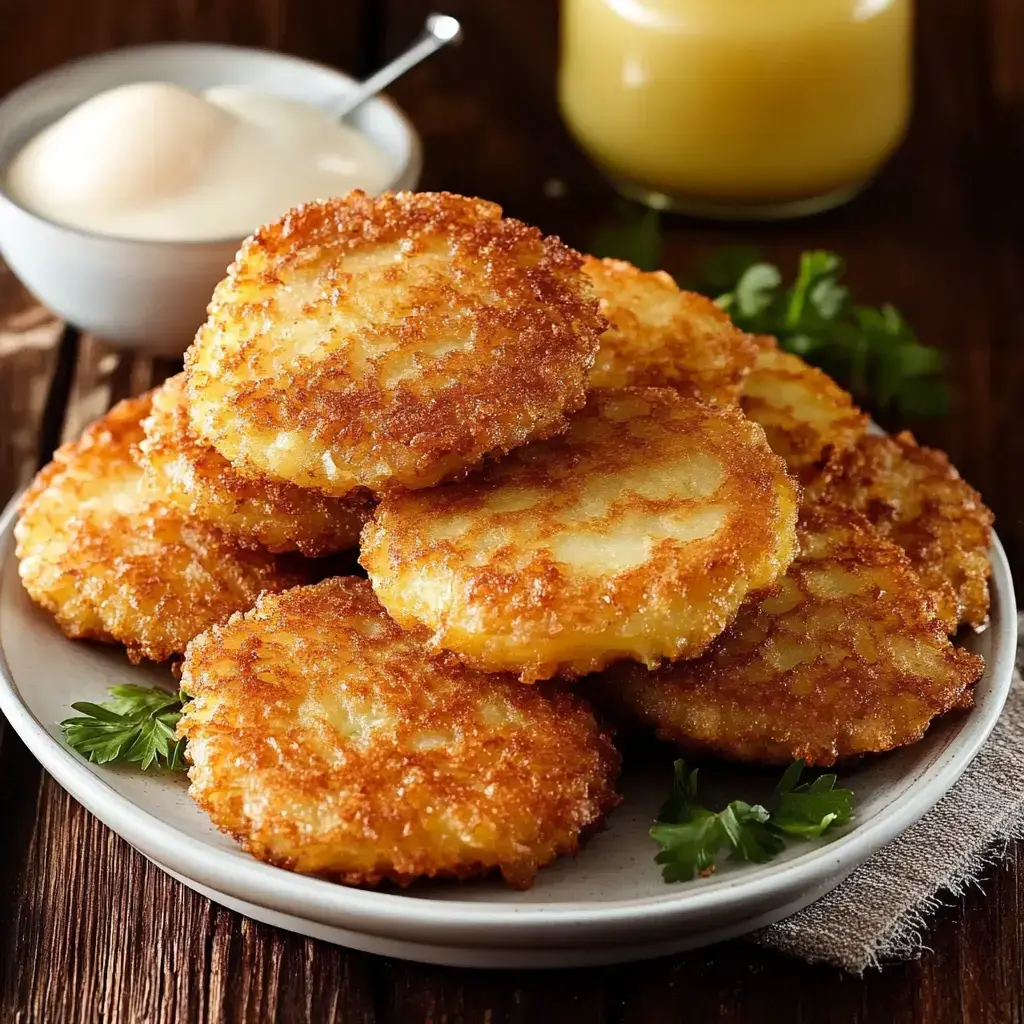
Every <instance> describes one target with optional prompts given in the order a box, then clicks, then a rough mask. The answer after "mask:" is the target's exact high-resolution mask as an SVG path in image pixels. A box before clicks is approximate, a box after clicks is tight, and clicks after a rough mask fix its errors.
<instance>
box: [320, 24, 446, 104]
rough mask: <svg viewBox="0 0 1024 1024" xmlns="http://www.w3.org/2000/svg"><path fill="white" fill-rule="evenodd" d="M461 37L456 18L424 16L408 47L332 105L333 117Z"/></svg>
mask: <svg viewBox="0 0 1024 1024" xmlns="http://www.w3.org/2000/svg"><path fill="white" fill-rule="evenodd" d="M461 38H462V27H461V26H460V25H459V23H458V21H457V20H456V19H455V18H453V17H451V16H450V15H447V14H431V15H430V16H429V17H428V18H427V21H426V25H425V26H424V28H423V33H422V35H420V37H419V39H417V40H416V42H414V43H413V44H412V46H410V47H409V49H408V50H406V51H404V52H403V53H400V54H399V55H398V56H397V57H396V58H395V59H394V60H393V61H391V63H390V64H385V65H384V67H382V68H381V69H380V70H379V71H376V72H374V73H373V74H372V75H370V77H369V78H367V79H366V81H365V82H360V83H359V87H358V88H357V89H356V90H355V92H351V93H349V94H348V95H347V96H345V97H344V98H343V99H342V100H341V101H340V102H339V103H338V104H337V106H336V107H335V108H334V114H335V116H336V117H337V118H338V119H339V120H344V119H345V118H346V117H348V115H349V114H351V113H352V112H353V111H354V110H355V109H356V107H359V106H361V105H362V104H363V103H365V102H366V101H367V100H368V99H369V98H370V97H371V96H375V95H376V94H377V93H379V92H380V91H381V90H382V89H385V88H387V86H389V85H390V84H391V83H392V82H393V81H394V80H395V79H396V78H399V77H400V76H401V75H404V74H405V73H406V71H408V70H409V69H410V68H412V67H415V66H416V65H417V64H419V62H420V61H421V60H426V59H427V57H429V56H430V55H431V54H433V53H437V51H438V50H440V49H441V48H442V47H444V46H447V45H448V44H449V43H458V42H459V40H460V39H461Z"/></svg>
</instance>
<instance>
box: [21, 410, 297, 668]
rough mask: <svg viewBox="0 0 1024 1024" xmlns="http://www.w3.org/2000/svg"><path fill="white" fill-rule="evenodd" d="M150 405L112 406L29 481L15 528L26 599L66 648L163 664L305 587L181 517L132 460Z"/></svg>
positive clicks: (282, 567) (291, 574)
mask: <svg viewBox="0 0 1024 1024" xmlns="http://www.w3.org/2000/svg"><path fill="white" fill-rule="evenodd" d="M151 399H152V395H151V394H150V395H145V396H143V397H142V398H134V399H129V400H128V401H126V402H121V403H120V404H119V405H116V406H114V408H113V409H111V410H110V412H109V413H107V415H106V416H104V417H103V418H102V419H100V420H98V421H97V422H96V423H94V424H93V425H92V426H90V427H89V428H88V429H87V430H86V431H85V433H84V434H83V435H82V437H81V438H80V439H79V440H78V441H75V442H73V443H71V444H66V445H64V446H63V447H62V448H60V449H59V450H58V451H57V452H56V454H55V455H54V457H53V461H52V462H51V463H50V464H49V465H48V466H46V467H45V468H44V469H43V470H42V471H41V472H40V473H39V474H38V475H37V476H36V479H35V480H34V481H33V483H32V486H31V487H30V488H29V490H28V491H27V492H26V493H25V496H24V498H23V499H22V503H21V518H20V519H19V520H18V524H17V526H16V527H15V537H16V538H17V555H18V557H19V558H20V559H21V565H20V572H21V579H22V582H23V583H24V584H25V589H26V590H27V591H28V593H29V595H30V596H31V597H32V599H33V600H34V601H36V602H37V603H38V604H40V605H42V606H43V607H44V608H46V609H47V610H48V611H50V612H52V613H53V614H54V616H56V619H57V623H58V625H59V626H60V627H61V629H63V630H64V632H65V633H66V634H67V635H68V636H70V637H80V638H89V639H93V640H102V641H107V642H116V643H122V644H124V646H125V647H126V648H127V651H128V657H129V658H131V659H132V661H140V660H141V659H142V658H151V659H152V660H154V661H163V660H165V659H166V658H169V657H170V656H171V655H172V654H179V653H181V652H182V651H184V650H185V645H186V644H187V643H188V641H189V640H191V639H192V637H194V636H195V635H196V634H198V633H201V632H202V631H203V630H204V629H207V628H208V627H209V626H211V625H213V624H214V623H215V622H222V621H224V620H225V619H227V618H228V617H229V616H230V615H231V614H232V613H233V612H236V611H239V610H241V609H244V608H249V607H251V606H252V603H253V602H254V601H255V600H256V598H257V596H258V595H259V593H260V591H262V590H281V589H284V588H285V587H290V586H295V585H296V584H298V583H304V582H307V581H308V579H309V575H308V573H307V572H306V571H305V569H304V568H302V567H301V566H300V565H299V563H298V562H297V561H296V562H295V563H291V562H289V561H286V560H282V559H279V558H275V557H274V556H273V555H270V554H268V553H266V552H257V551H246V550H244V549H242V548H240V547H238V545H236V544H235V543H233V542H232V541H231V540H229V539H228V538H227V537H225V536H224V535H223V534H222V533H220V531H218V530H216V529H215V528H214V527H212V526H209V525H207V524H206V523H203V522H199V521H197V520H193V519H190V518H188V517H187V516H185V515H183V514H182V513H181V511H180V510H179V509H178V508H177V507H176V506H174V505H173V504H171V503H169V502H167V501H166V500H165V499H164V497H163V496H162V495H160V494H159V493H156V492H154V491H152V490H151V489H150V488H149V487H148V486H147V485H146V483H145V480H144V477H143V473H142V470H141V469H140V468H139V467H138V465H136V462H135V460H134V458H133V454H132V449H133V446H135V445H136V444H138V442H139V441H141V440H142V436H143V434H142V420H143V418H144V417H145V416H147V415H148V413H149V410H150V405H151Z"/></svg>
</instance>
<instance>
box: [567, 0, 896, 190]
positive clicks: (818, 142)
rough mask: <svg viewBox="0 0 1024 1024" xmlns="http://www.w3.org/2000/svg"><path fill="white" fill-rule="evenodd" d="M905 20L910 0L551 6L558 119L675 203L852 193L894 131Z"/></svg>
mask: <svg viewBox="0 0 1024 1024" xmlns="http://www.w3.org/2000/svg"><path fill="white" fill-rule="evenodd" d="M911 24H912V10H911V0H563V3H562V27H561V29H562V60H561V69H560V73H559V100H560V104H561V108H562V114H563V116H564V118H565V120H566V122H567V124H568V125H569V127H570V130H571V131H572V132H573V133H574V135H575V136H576V138H577V139H578V141H579V142H580V144H581V145H582V146H583V147H584V149H586V150H587V151H588V152H589V154H590V155H591V157H592V158H593V159H594V160H595V161H596V162H597V163H598V164H599V165H601V166H602V167H603V168H605V169H606V170H607V172H608V173H609V174H611V175H612V176H613V177H614V178H617V179H619V180H620V181H624V182H631V183H634V184H636V185H639V186H641V187H642V188H643V189H644V190H650V191H654V192H657V193H663V194H665V195H666V196H667V197H669V198H670V199H672V198H675V199H678V200H679V201H680V202H681V204H682V205H684V206H685V205H686V204H687V202H688V201H696V202H697V203H700V202H701V201H704V202H707V203H710V204H716V203H717V204H725V205H735V206H736V207H738V208H742V207H744V206H749V207H756V206H765V205H771V204H786V203H794V202H798V201H801V200H807V199H811V198H813V197H816V196H824V195H827V194H830V193H838V192H841V191H842V190H845V189H855V188H856V187H858V186H859V185H860V184H862V183H864V182H865V181H866V180H867V179H868V178H870V177H871V175H872V174H873V173H874V172H875V171H876V170H877V169H878V168H879V167H880V166H881V165H882V164H883V163H884V162H885V160H886V158H887V157H888V156H889V155H890V154H891V152H892V151H893V150H894V149H895V148H896V146H897V145H898V143H899V141H900V139H901V138H902V136H903V133H904V131H905V129H906V123H907V120H908V116H909V111H910V92H911V86H910V77H911V76H910V51H911Z"/></svg>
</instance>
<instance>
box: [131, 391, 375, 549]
mask: <svg viewBox="0 0 1024 1024" xmlns="http://www.w3.org/2000/svg"><path fill="white" fill-rule="evenodd" d="M143 428H144V430H145V432H146V437H145V439H144V440H143V441H142V443H141V444H140V445H139V453H140V455H141V462H142V465H143V468H144V469H145V472H146V474H147V476H148V477H149V478H150V480H151V482H152V483H153V485H154V486H155V487H157V488H158V489H159V490H160V491H161V492H162V493H163V494H164V495H165V496H166V497H167V499H168V500H169V501H173V502H175V503H176V504H177V505H178V506H179V507H180V508H181V509H182V511H184V512H185V513H186V514H187V515H189V516H192V517H195V518H197V519H203V520H205V521H206V522H209V523H212V524H213V525H214V526H216V527H218V528H219V529H221V530H223V531H224V532H225V533H227V534H229V535H230V536H232V537H234V538H235V539H236V540H237V541H238V542H239V543H240V544H242V545H244V546H246V547H263V548H266V549H267V550H268V551H276V552H284V551H300V552H301V553H302V554H304V555H307V556H309V557H310V558H314V557H317V556H319V555H325V554H329V553H331V552H335V551H345V550H347V549H349V548H353V547H355V546H356V545H357V544H358V543H359V531H360V530H361V529H362V528H363V524H364V523H365V522H366V520H367V519H368V518H369V516H370V513H371V512H372V510H373V504H374V502H373V498H372V497H371V495H370V493H369V492H368V491H366V490H365V489H363V488H358V489H356V490H355V491H352V492H351V493H350V494H347V495H345V496H344V497H343V498H329V497H327V496H326V495H324V494H321V493H320V492H319V491H313V490H310V489H308V488H305V487H296V486H295V485H294V484H287V483H282V482H280V481H277V480H269V479H267V478H266V477H264V478H263V479H258V480H251V479H249V478H248V477H244V476H242V475H241V474H240V473H239V472H238V471H237V470H236V469H234V467H232V465H231V463H229V462H228V460H227V459H225V458H224V456H223V455H221V454H220V452H218V451H217V450H216V449H215V448H210V447H208V446H207V445H203V444H200V443H199V442H198V441H197V440H196V439H195V437H194V436H193V434H192V431H191V429H190V428H189V422H188V404H187V401H186V396H185V381H184V376H183V375H182V374H178V376H176V377H172V378H171V379H170V380H168V381H166V382H165V383H164V385H163V386H162V387H160V388H158V389H157V390H156V392H155V394H154V396H153V409H152V412H151V413H150V415H149V416H147V417H146V420H145V422H144V423H143Z"/></svg>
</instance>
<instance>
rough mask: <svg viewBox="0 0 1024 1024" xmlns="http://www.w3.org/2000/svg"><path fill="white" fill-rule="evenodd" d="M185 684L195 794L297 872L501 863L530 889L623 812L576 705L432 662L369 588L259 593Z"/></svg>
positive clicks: (440, 870) (395, 875)
mask: <svg viewBox="0 0 1024 1024" xmlns="http://www.w3.org/2000/svg"><path fill="white" fill-rule="evenodd" d="M327 627H329V628H327ZM182 685H183V687H184V688H185V689H186V690H187V691H188V692H189V693H190V694H192V695H193V698H194V699H193V700H192V701H191V703H189V704H188V705H187V706H186V708H185V712H184V715H183V717H182V722H181V735H183V736H185V737H187V739H188V751H189V756H190V758H191V761H192V767H191V769H190V771H189V777H190V779H191V780H192V786H191V790H190V792H191V795H192V797H193V798H194V799H195V800H196V801H197V802H198V803H199V804H200V806H201V807H203V809H204V810H205V811H206V812H207V813H208V814H209V815H210V817H211V818H212V819H213V821H214V823H215V824H217V825H218V826H219V827H220V828H222V829H224V830H225V831H227V832H230V833H231V834H232V835H233V836H235V838H236V839H238V841H239V842H240V843H241V844H242V845H243V846H244V847H245V848H246V849H247V850H248V851H249V852H250V853H252V854H253V855H255V856H256V857H259V858H260V859H261V860H266V861H270V862H271V863H274V864H278V865H280V866H282V867H287V868H290V869H292V870H295V871H301V872H305V873H309V874H317V875H322V876H325V877H327V878H331V879H334V880H337V881H340V882H345V883H347V884H351V885H362V884H374V883H377V882H380V881H381V880H383V879H390V880H392V881H395V882H398V883H400V884H403V885H404V884H407V883H409V882H411V881H412V880H413V879H415V878H417V877H420V876H428V877H431V876H437V875H440V876H453V877H457V878H467V877H470V876H473V875H479V874H484V873H487V872H489V871H490V870H492V869H494V868H498V869H499V870H500V871H501V873H502V874H503V875H504V877H505V878H506V880H507V881H508V882H509V883H510V884H512V885H514V886H517V887H525V886H527V885H529V884H530V882H531V881H532V879H533V876H534V875H535V874H536V872H537V869H538V868H539V867H541V866H543V865H544V864H547V863H548V862H550V861H552V860H554V859H555V858H556V857H558V856H559V855H560V854H565V853H573V852H575V850H576V849H577V847H578V845H579V841H580V837H581V835H582V834H584V833H586V832H588V831H590V830H592V829H594V828H595V827H597V826H599V825H600V823H601V821H602V819H603V818H604V816H605V814H607V812H608V811H609V810H610V809H611V808H612V807H614V806H615V805H616V803H617V802H618V797H617V796H616V795H615V791H614V782H615V778H616V775H617V773H618V767H619V758H618V754H617V752H616V751H615V748H614V747H613V746H612V744H611V741H610V740H609V739H608V738H607V737H606V736H605V735H604V734H603V733H602V732H601V730H600V729H599V728H598V726H597V723H596V722H595V720H594V717H593V715H592V714H591V712H590V710H589V709H588V708H587V705H586V704H585V703H584V702H583V701H582V700H580V699H579V698H578V697H576V696H574V695H572V694H570V693H568V692H564V691H561V692H560V691H557V690H550V691H545V690H543V689H542V688H540V687H536V688H534V687H525V686H520V685H519V684H518V683H517V682H516V681H515V680H514V679H512V678H511V677H509V676H489V675H484V674H482V673H479V672H474V671H472V670H471V669H468V668H465V667H464V666H463V665H462V664H460V663H459V662H458V661H457V660H456V659H455V658H452V657H451V656H445V655H440V656H435V655H430V654H428V653H427V651H426V648H425V646H424V643H423V637H422V636H417V635H415V634H413V633H408V632H405V631H403V630H402V629H400V628H399V627H398V626H397V625H396V624H395V623H394V622H393V621H392V620H391V619H389V618H388V617H387V615H386V614H385V613H384V611H383V609H382V608H381V607H380V605H379V604H378V602H377V600H376V598H375V597H374V595H373V591H372V590H371V588H370V585H369V583H367V582H366V581H365V580H357V579H353V578H347V579H332V580H327V581H325V582H323V583H320V584H317V585H316V586H311V587H301V588H297V589H295V590H291V591H289V592H288V593H286V594H280V595H274V596H266V597H263V598H261V599H260V601H259V603H258V604H257V606H256V608H255V609H253V610H252V611H251V612H248V613H247V614H245V615H236V616H235V617H234V618H232V619H231V621H230V622H229V623H228V624H227V625H226V626H222V627H218V628H216V629H212V630H210V631H209V632H207V633H204V634H203V635H202V636H200V637H198V638H197V639H196V640H195V641H193V643H192V644H190V645H189V649H188V653H187V655H186V658H185V665H184V669H183V672H182Z"/></svg>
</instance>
